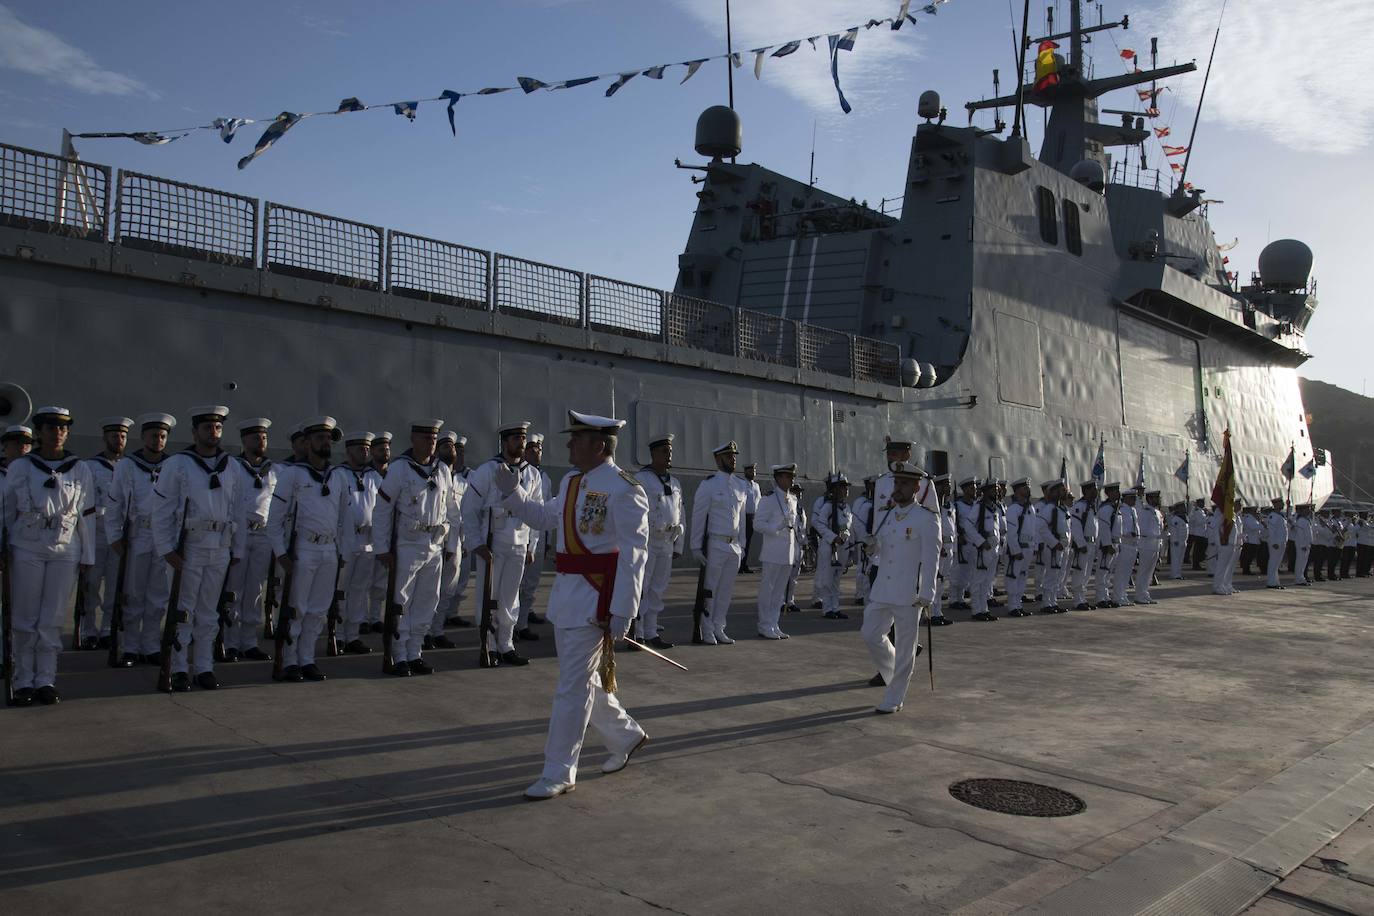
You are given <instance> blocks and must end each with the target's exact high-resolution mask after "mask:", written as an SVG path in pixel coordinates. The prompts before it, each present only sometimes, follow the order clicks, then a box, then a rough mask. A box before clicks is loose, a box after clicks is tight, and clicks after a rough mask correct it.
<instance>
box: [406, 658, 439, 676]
mask: <svg viewBox="0 0 1374 916" xmlns="http://www.w3.org/2000/svg"><path fill="white" fill-rule="evenodd" d="M410 673H411V674H433V673H434V666H433V665H431V664H430V663H429V662H427V661H425V660H424V659H423V658H417V659H415V660H414V661H412V662H411V663H410Z"/></svg>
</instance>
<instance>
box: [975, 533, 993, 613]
mask: <svg viewBox="0 0 1374 916" xmlns="http://www.w3.org/2000/svg"><path fill="white" fill-rule="evenodd" d="M970 551H971V552H972V553H974V554H978V556H976V557H975V559H974V561H973V563H972V564H970V565H971V566H972V572H971V574H970V576H969V583H968V590H969V595H970V596H971V600H972V604H973V613H975V614H983V613H987V609H988V598H990V597H992V580H993V579H995V578H996V577H997V551H996V550H992V549H989V550H984V551H981V552H979V551H975V550H973V549H972V548H970ZM980 562H981V563H982V566H981V567H980V566H979V565H978V564H979V563H980Z"/></svg>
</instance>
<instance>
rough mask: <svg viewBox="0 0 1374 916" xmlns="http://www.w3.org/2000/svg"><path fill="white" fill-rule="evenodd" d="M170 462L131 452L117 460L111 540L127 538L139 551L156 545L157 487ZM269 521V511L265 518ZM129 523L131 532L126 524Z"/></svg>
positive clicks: (108, 527)
mask: <svg viewBox="0 0 1374 916" xmlns="http://www.w3.org/2000/svg"><path fill="white" fill-rule="evenodd" d="M166 465H167V458H166V457H165V456H164V457H163V458H162V459H161V460H159V461H158V462H157V463H156V464H154V463H152V462H149V461H147V460H145V459H144V458H143V456H142V455H138V454H128V455H125V456H124V457H123V458H121V459H119V461H118V462H116V463H115V469H114V475H113V477H112V479H111V481H110V492H109V494H108V500H109V505H107V506H106V507H105V508H106V512H105V518H104V522H105V537H106V539H107V540H108V541H110V542H111V543H113V542H114V541H117V540H119V539H120V538H123V537H124V536H125V535H126V534H127V535H128V537H129V542H130V544H132V545H133V546H134V547H135V548H137V549H139V550H148V549H151V548H152V546H153V509H154V508H155V507H156V505H157V503H158V502H160V500H159V499H158V497H157V494H156V493H155V492H154V491H153V488H154V487H156V486H157V478H158V475H159V474H161V473H162V469H163V468H164V467H165V466H166ZM262 521H263V524H266V523H267V516H266V514H264V515H263V517H262ZM126 524H127V526H128V531H126V530H125V526H126Z"/></svg>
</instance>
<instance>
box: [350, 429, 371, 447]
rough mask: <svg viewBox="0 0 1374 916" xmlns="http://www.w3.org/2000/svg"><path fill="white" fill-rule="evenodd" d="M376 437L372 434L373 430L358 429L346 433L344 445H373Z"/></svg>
mask: <svg viewBox="0 0 1374 916" xmlns="http://www.w3.org/2000/svg"><path fill="white" fill-rule="evenodd" d="M375 438H376V436H374V435H372V433H371V431H369V430H366V429H358V430H354V431H353V432H350V433H344V445H371V444H372V440H373V439H375Z"/></svg>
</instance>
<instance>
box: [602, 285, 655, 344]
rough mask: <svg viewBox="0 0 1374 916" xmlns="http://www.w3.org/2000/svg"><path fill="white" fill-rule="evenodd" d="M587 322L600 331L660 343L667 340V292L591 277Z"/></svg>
mask: <svg viewBox="0 0 1374 916" xmlns="http://www.w3.org/2000/svg"><path fill="white" fill-rule="evenodd" d="M587 321H588V323H589V324H590V325H591V327H593V328H596V329H598V330H603V331H610V332H611V333H613V334H628V335H630V336H632V337H643V338H646V339H648V340H658V339H659V338H661V337H662V336H663V292H662V291H661V290H657V289H651V288H650V287H647V286H637V285H635V284H634V283H626V282H624V281H623V280H611V279H608V278H606V277H594V276H590V275H588V277H587Z"/></svg>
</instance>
